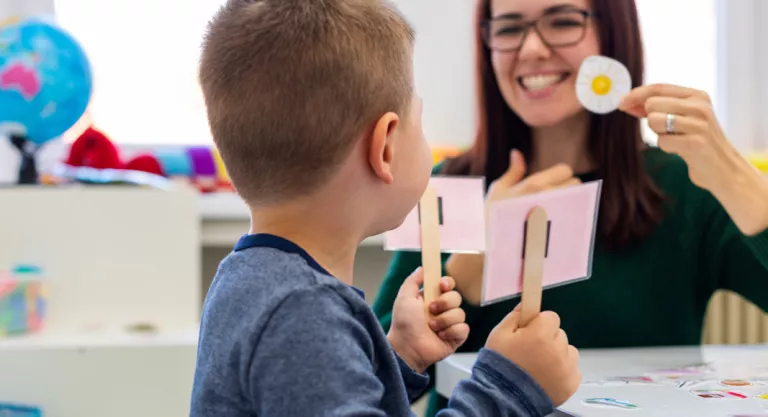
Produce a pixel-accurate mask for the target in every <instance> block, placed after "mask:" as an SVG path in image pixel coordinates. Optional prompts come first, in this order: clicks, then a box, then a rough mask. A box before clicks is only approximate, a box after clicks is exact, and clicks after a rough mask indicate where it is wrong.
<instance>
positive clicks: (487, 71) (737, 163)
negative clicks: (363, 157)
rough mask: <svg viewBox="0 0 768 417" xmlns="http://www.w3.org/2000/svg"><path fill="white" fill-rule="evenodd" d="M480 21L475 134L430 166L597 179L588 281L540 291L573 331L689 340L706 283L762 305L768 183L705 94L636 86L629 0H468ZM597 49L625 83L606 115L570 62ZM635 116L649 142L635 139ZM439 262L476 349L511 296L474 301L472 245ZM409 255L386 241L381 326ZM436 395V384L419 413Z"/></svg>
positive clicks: (500, 182)
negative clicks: (582, 89)
mask: <svg viewBox="0 0 768 417" xmlns="http://www.w3.org/2000/svg"><path fill="white" fill-rule="evenodd" d="M476 21H477V23H478V31H477V33H478V37H477V42H476V45H477V50H478V54H477V76H478V92H479V94H478V106H479V111H480V115H481V117H480V118H479V125H480V128H479V132H478V135H477V138H476V142H475V144H474V146H473V147H472V149H471V150H470V151H468V152H467V153H465V154H463V155H461V156H460V157H458V158H455V159H452V160H449V161H447V162H445V163H444V164H441V165H439V166H438V167H436V172H440V173H442V174H448V175H484V176H485V178H486V182H487V183H489V184H492V185H491V186H490V188H489V191H488V194H487V200H488V201H493V200H496V199H500V198H507V197H510V196H516V195H522V194H526V193H531V192H537V191H541V190H546V189H551V188H555V187H563V186H568V185H571V184H574V183H578V182H584V181H591V180H595V179H602V180H603V190H602V197H601V202H600V211H599V221H598V235H597V239H596V243H595V251H594V257H593V270H592V276H591V279H589V280H586V281H582V282H578V283H574V284H571V285H566V286H562V287H558V288H553V289H550V290H547V291H546V292H545V294H544V297H543V303H542V308H543V309H546V310H553V311H555V312H557V313H558V314H559V315H560V317H561V318H562V328H563V329H564V330H565V331H566V332H567V334H568V336H569V339H570V341H571V343H572V344H574V345H575V346H576V347H579V348H596V347H626V346H652V345H656V346H660V345H692V344H693V345H695V344H699V343H700V341H701V335H702V324H703V319H704V315H705V312H706V308H707V303H708V301H709V299H710V297H711V296H712V294H713V293H714V292H715V291H716V290H718V289H728V290H732V291H734V292H736V293H739V294H741V295H743V296H744V297H746V298H747V299H749V300H751V301H752V302H754V303H756V304H757V305H758V306H760V307H761V308H762V309H763V310H766V309H768V231H766V227H768V185H767V184H766V181H765V180H764V178H763V177H762V176H761V175H759V174H758V173H757V172H756V171H755V170H754V169H753V168H752V167H751V166H750V165H749V164H748V163H747V162H746V161H745V160H744V159H743V158H741V157H740V156H739V155H738V154H737V153H736V151H735V150H734V149H733V148H732V147H731V146H730V145H729V143H728V141H727V139H726V138H725V137H724V135H723V132H722V130H721V128H720V127H719V125H718V122H717V120H716V119H715V117H714V116H713V112H712V108H711V103H710V101H709V98H708V97H707V96H706V94H704V93H703V92H700V91H696V90H691V89H687V88H683V87H678V86H671V85H654V86H641V85H642V81H643V51H642V45H641V36H640V32H639V26H638V18H637V10H636V7H635V3H634V0H591V2H589V1H588V0H478V6H477V15H476ZM595 54H601V55H604V56H608V57H612V58H614V59H617V60H619V61H620V62H622V63H623V64H624V65H625V66H627V68H628V69H629V71H630V74H631V75H632V81H633V86H634V87H635V89H634V90H633V91H632V92H631V93H630V94H629V95H628V96H627V97H625V100H624V101H623V102H622V105H621V109H620V110H619V111H616V112H613V113H610V114H608V115H603V116H600V115H593V114H589V113H587V111H586V110H585V109H584V108H583V107H582V106H581V105H580V103H579V101H578V100H577V97H576V93H575V77H576V74H577V72H578V69H579V67H580V65H581V62H582V61H583V60H584V59H585V58H586V57H588V56H591V55H595ZM668 115H669V116H668ZM643 117H647V118H648V120H649V125H650V127H651V128H652V129H653V130H655V131H656V132H658V133H659V147H660V149H659V148H650V147H648V146H646V145H645V144H644V143H643V140H642V137H641V129H640V123H639V118H643ZM668 117H669V119H670V120H669V122H670V126H667V124H668V123H667V120H668ZM668 127H669V128H670V129H672V130H673V131H672V132H671V133H670V132H668V131H667V128H668ZM574 173H576V174H574ZM443 260H444V262H445V265H444V273H445V274H446V275H450V276H452V277H454V279H455V280H456V282H457V288H458V289H459V291H460V292H461V293H462V295H463V296H464V299H465V305H464V308H465V311H466V313H467V322H468V323H469V325H470V327H471V332H470V337H469V340H468V341H467V342H466V343H465V344H464V346H462V348H461V349H460V351H477V350H478V349H479V348H481V347H482V346H483V344H484V343H485V340H486V337H487V336H488V334H489V332H490V330H491V329H492V328H493V326H495V325H496V324H497V323H498V322H499V321H500V320H501V318H502V317H504V315H506V314H507V313H508V312H509V311H511V310H512V309H513V308H514V306H515V305H516V303H517V300H511V301H507V302H502V303H498V304H494V305H491V306H488V307H483V308H479V307H477V304H478V303H479V298H480V288H481V281H482V256H481V255H461V254H455V255H452V256H448V255H444V256H443ZM419 265H420V254H418V253H413V252H408V253H406V252H403V253H396V254H395V256H394V258H393V261H392V264H391V266H390V269H389V272H388V274H387V276H386V277H385V280H384V283H383V286H382V288H381V291H380V293H379V296H378V298H377V299H376V301H375V303H374V310H375V312H376V314H377V315H378V317H379V319H380V320H381V322H382V324H383V326H384V327H385V328H387V329H388V328H389V324H390V315H391V310H392V304H393V302H394V299H395V297H396V294H397V290H398V288H399V287H400V285H401V284H402V282H403V280H404V279H405V278H406V276H408V275H409V274H410V273H412V272H413V271H414V269H416V268H417V267H418V266H419ZM433 380H434V378H433ZM443 401H444V400H442V399H441V398H438V397H437V395H436V394H435V393H434V392H432V394H431V401H430V406H429V409H428V413H427V414H428V415H430V416H431V415H434V413H435V412H436V410H437V409H438V408H440V407H441V406H442V405H443V404H444V402H443Z"/></svg>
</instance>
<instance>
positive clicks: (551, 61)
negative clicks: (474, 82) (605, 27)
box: [488, 0, 600, 127]
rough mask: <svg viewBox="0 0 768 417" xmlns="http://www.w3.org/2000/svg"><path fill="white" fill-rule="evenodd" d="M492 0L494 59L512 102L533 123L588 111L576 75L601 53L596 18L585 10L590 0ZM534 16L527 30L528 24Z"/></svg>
mask: <svg viewBox="0 0 768 417" xmlns="http://www.w3.org/2000/svg"><path fill="white" fill-rule="evenodd" d="M490 1H491V17H492V21H491V23H490V25H489V30H488V40H489V42H490V45H491V59H492V62H493V69H494V72H495V74H496V80H497V83H498V85H499V89H500V90H501V94H502V95H503V96H504V99H505V100H506V102H507V105H508V106H509V107H510V108H511V109H512V110H513V111H514V112H515V113H517V114H518V116H520V118H521V119H523V121H524V122H525V123H526V124H528V125H529V126H531V127H546V126H552V125H555V124H558V123H559V122H561V121H563V120H566V119H568V118H570V117H573V116H574V115H576V114H578V113H579V112H582V111H584V109H583V107H582V105H581V103H579V100H578V99H577V98H576V76H577V74H578V71H579V67H580V66H581V63H582V61H583V60H584V59H585V58H587V57H589V56H591V55H597V54H599V53H600V44H599V42H598V36H597V32H596V30H595V27H594V23H593V20H592V19H591V18H590V17H585V14H584V12H587V13H588V12H589V1H588V0H490ZM535 20H538V24H537V25H536V26H531V27H530V28H529V30H528V32H527V35H526V34H525V27H526V26H525V25H526V23H527V22H530V21H535ZM534 27H536V28H538V30H539V31H538V32H537V31H536V30H534ZM501 49H503V51H502V50H501Z"/></svg>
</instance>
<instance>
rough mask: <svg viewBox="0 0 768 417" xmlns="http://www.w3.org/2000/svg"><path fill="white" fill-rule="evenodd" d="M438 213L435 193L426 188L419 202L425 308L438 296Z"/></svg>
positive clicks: (439, 276) (439, 267) (432, 189)
mask: <svg viewBox="0 0 768 417" xmlns="http://www.w3.org/2000/svg"><path fill="white" fill-rule="evenodd" d="M439 216H440V213H439V207H438V202H437V191H436V190H435V189H434V188H433V187H432V186H427V190H426V191H425V192H424V195H422V196H421V201H420V202H419V217H420V219H421V267H422V269H423V270H424V302H425V303H426V304H425V305H426V306H429V304H430V303H431V302H432V301H434V300H436V299H437V298H438V297H439V296H440V278H441V272H442V268H441V262H440V218H439Z"/></svg>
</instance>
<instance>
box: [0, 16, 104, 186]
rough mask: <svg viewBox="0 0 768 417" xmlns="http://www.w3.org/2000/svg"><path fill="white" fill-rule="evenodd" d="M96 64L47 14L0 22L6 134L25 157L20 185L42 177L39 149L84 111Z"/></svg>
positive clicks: (1, 121) (0, 109)
mask: <svg viewBox="0 0 768 417" xmlns="http://www.w3.org/2000/svg"><path fill="white" fill-rule="evenodd" d="M91 92H92V77H91V68H90V64H89V62H88V59H87V57H86V55H85V52H84V51H83V49H82V48H81V47H80V45H79V44H78V43H77V41H76V40H75V39H74V38H73V37H72V36H70V35H69V34H68V33H67V32H66V31H64V30H62V29H61V28H60V27H58V26H56V25H55V24H53V23H51V22H48V21H45V20H42V19H27V20H12V21H10V23H8V24H5V25H4V26H0V135H2V136H7V137H8V138H9V139H10V141H11V143H12V144H13V145H14V147H15V148H16V149H17V150H18V151H19V153H20V154H21V156H22V162H21V168H20V169H19V179H18V183H19V184H35V183H37V182H38V174H37V168H36V164H35V159H36V154H37V151H38V150H39V149H40V148H41V147H42V146H43V145H44V144H46V143H47V142H49V141H52V140H54V139H57V138H59V137H60V136H61V135H62V134H64V133H65V132H66V131H67V130H68V129H69V128H71V127H72V126H73V125H74V124H75V123H77V121H78V120H80V118H81V117H82V116H83V114H84V113H85V110H86V108H87V106H88V103H89V102H90V99H91Z"/></svg>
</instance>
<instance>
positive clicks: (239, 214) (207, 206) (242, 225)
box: [199, 193, 384, 247]
mask: <svg viewBox="0 0 768 417" xmlns="http://www.w3.org/2000/svg"><path fill="white" fill-rule="evenodd" d="M199 209H200V216H201V218H202V244H203V246H207V247H216V246H220V247H230V246H233V245H234V244H235V243H236V242H237V240H238V239H239V238H240V237H241V236H242V235H244V234H246V233H248V229H249V227H250V215H249V213H248V208H247V207H246V206H245V203H243V201H242V200H241V199H240V198H239V197H238V196H237V195H236V194H235V193H208V194H202V195H201V196H200V205H199ZM383 245H384V238H383V237H382V236H380V235H379V236H373V237H371V238H368V239H366V240H364V241H363V243H362V244H361V246H365V247H376V246H378V247H383Z"/></svg>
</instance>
